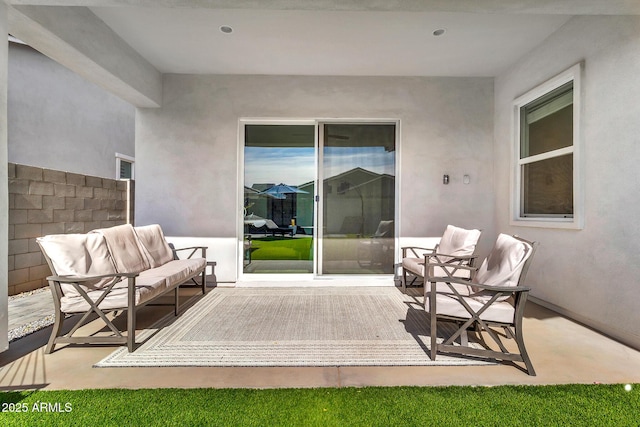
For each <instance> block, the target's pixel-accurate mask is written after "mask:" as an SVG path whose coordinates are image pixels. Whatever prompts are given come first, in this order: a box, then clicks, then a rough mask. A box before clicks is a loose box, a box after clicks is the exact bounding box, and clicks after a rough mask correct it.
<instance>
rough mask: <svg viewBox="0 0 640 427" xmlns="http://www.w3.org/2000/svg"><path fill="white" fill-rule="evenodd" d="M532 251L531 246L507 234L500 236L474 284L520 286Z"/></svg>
mask: <svg viewBox="0 0 640 427" xmlns="http://www.w3.org/2000/svg"><path fill="white" fill-rule="evenodd" d="M532 251H533V248H532V246H531V245H530V244H528V243H526V242H523V241H521V240H518V239H516V238H515V237H512V236H509V235H507V234H500V235H499V236H498V239H497V240H496V243H495V245H494V247H493V249H492V250H491V253H490V254H489V256H488V257H487V258H486V259H485V260H484V261H483V262H482V265H481V266H480V268H479V269H478V271H477V273H476V275H475V277H474V278H473V279H472V280H471V282H472V284H473V283H478V284H484V285H489V286H518V282H519V281H520V274H521V273H522V268H523V267H524V264H525V261H526V260H527V259H528V258H529V257H530V256H531V253H532Z"/></svg>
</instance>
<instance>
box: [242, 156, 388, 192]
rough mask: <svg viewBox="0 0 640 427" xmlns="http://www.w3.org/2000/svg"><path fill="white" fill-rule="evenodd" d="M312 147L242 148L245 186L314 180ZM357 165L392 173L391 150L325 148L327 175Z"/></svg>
mask: <svg viewBox="0 0 640 427" xmlns="http://www.w3.org/2000/svg"><path fill="white" fill-rule="evenodd" d="M314 152H315V150H314V148H313V147H304V148H279V147H245V149H244V162H245V169H244V179H245V181H244V182H245V185H246V186H248V187H251V186H253V185H254V184H261V183H273V184H279V183H284V184H289V185H301V184H304V183H306V182H309V181H313V180H314V179H315V162H314V160H315V159H314ZM356 167H361V168H363V169H367V170H369V171H372V172H376V173H380V174H389V175H395V172H394V170H395V152H394V151H391V152H387V151H385V150H384V148H383V147H325V148H324V175H325V178H326V177H331V176H334V175H338V174H340V173H343V172H346V171H348V170H351V169H353V168H356Z"/></svg>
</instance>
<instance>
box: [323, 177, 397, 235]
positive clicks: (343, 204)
mask: <svg viewBox="0 0 640 427" xmlns="http://www.w3.org/2000/svg"><path fill="white" fill-rule="evenodd" d="M394 182H395V180H394V177H393V176H391V175H387V174H378V173H375V172H371V171H369V170H366V169H362V168H355V169H351V170H349V171H346V172H343V173H341V174H338V175H335V176H332V177H329V178H326V179H325V180H324V194H325V202H324V205H323V207H324V210H325V212H332V214H331V215H326V214H325V215H324V218H325V219H326V223H325V224H324V227H325V232H326V233H327V234H361V235H372V234H373V233H374V232H375V231H376V228H377V227H378V224H379V223H380V221H383V220H393V219H394V202H395V189H394V185H395V184H394Z"/></svg>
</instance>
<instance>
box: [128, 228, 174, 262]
mask: <svg viewBox="0 0 640 427" xmlns="http://www.w3.org/2000/svg"><path fill="white" fill-rule="evenodd" d="M134 230H135V233H136V235H137V236H138V239H139V240H140V243H141V244H142V250H143V253H144V255H145V256H146V258H147V261H148V262H149V265H150V266H151V268H155V267H160V266H161V265H163V264H166V263H168V262H169V261H171V260H173V251H172V250H171V248H170V247H169V244H168V243H167V241H166V239H165V238H164V233H163V232H162V228H160V226H159V225H158V224H152V225H146V226H144V227H135V228H134Z"/></svg>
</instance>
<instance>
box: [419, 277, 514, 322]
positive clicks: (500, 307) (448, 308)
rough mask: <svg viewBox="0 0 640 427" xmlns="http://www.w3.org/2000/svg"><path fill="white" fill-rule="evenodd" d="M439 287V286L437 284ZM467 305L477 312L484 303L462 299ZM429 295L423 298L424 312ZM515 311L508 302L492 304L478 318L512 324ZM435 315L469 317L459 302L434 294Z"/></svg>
mask: <svg viewBox="0 0 640 427" xmlns="http://www.w3.org/2000/svg"><path fill="white" fill-rule="evenodd" d="M438 285H439V284H438ZM463 298H464V299H465V301H466V302H467V304H469V306H470V307H471V308H472V309H473V311H476V312H477V311H478V310H480V309H481V308H482V306H483V305H484V304H485V301H478V300H477V299H475V298H473V297H463ZM429 299H430V293H427V295H426V297H425V310H427V311H429V307H430V305H429V304H430V300H429ZM514 313H515V309H514V308H513V305H511V303H510V301H500V302H494V303H493V304H491V305H490V306H489V308H487V309H486V310H485V311H484V312H482V314H481V315H480V318H481V319H483V320H486V321H492V322H503V323H512V322H513V316H514ZM436 314H438V315H441V316H451V317H458V318H463V319H468V318H469V317H470V315H469V312H468V311H467V310H466V309H465V308H464V306H463V305H462V304H460V302H459V300H458V299H457V298H456V297H455V296H453V295H451V294H444V293H438V294H436Z"/></svg>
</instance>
